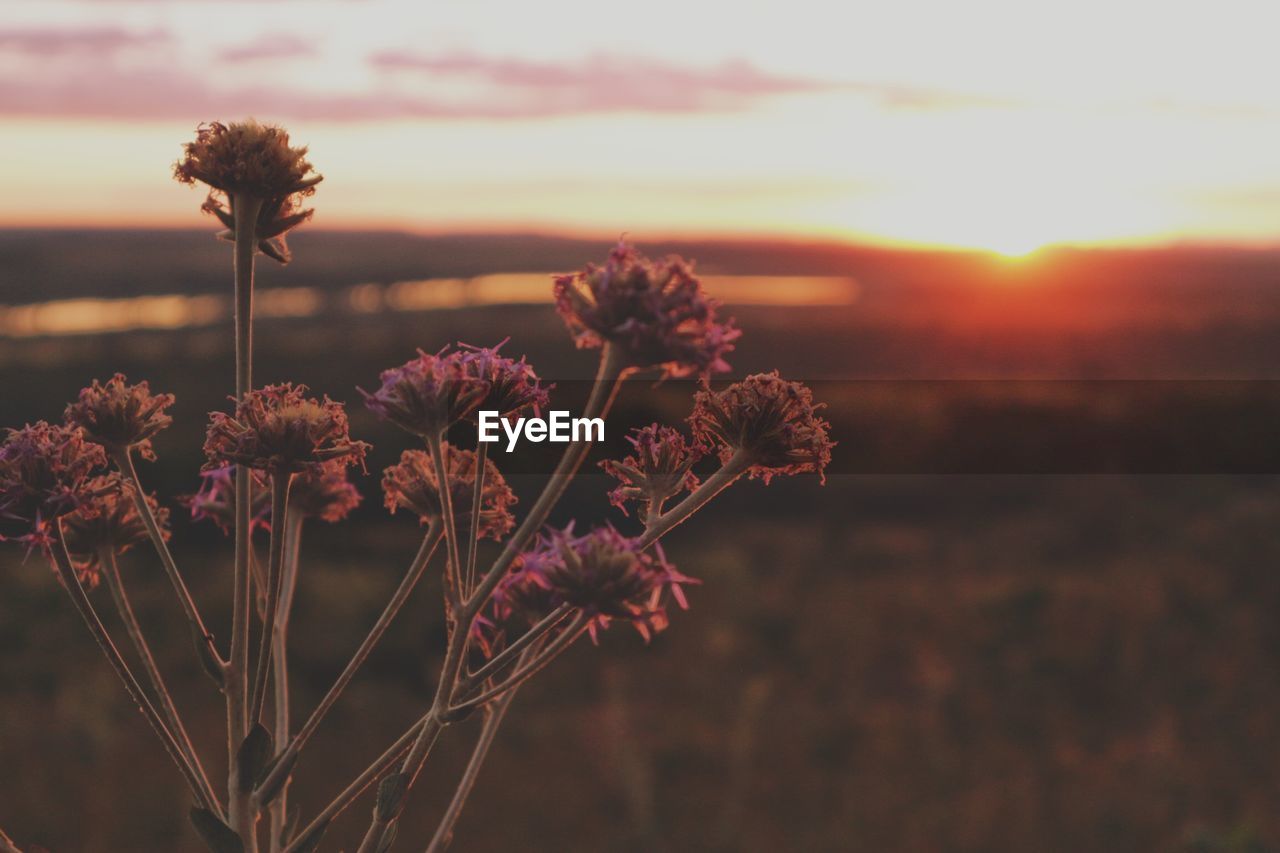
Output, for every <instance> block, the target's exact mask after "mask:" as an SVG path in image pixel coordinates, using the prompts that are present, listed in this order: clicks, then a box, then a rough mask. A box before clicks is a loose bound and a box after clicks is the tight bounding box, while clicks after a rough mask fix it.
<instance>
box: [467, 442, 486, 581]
mask: <svg viewBox="0 0 1280 853" xmlns="http://www.w3.org/2000/svg"><path fill="white" fill-rule="evenodd" d="M488 459H489V442H487V441H481V442H479V444H478V446H477V447H476V470H475V476H476V482H475V489H474V490H473V491H472V493H471V525H470V526H469V527H468V528H467V530H468V531H469V533H468V537H467V574H466V577H467V581H466V584H465V586H464V587H463V589H462V598H463V599H464V600H465V599H466V598H467V597H468V596H470V595H471V590H473V589H475V585H476V552H478V551H479V550H480V509H481V507H482V506H483V504H484V475H485V468H486V467H487V466H486V464H485V463H486V462H487V461H488Z"/></svg>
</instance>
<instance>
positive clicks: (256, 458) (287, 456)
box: [204, 383, 369, 474]
mask: <svg viewBox="0 0 1280 853" xmlns="http://www.w3.org/2000/svg"><path fill="white" fill-rule="evenodd" d="M306 392H307V386H305V385H292V384H290V383H284V384H282V385H268V386H267V387H265V388H262V389H259V390H257V391H250V392H249V393H247V394H245V396H244V399H243V400H241V401H240V403H239V404H238V405H237V406H236V414H235V416H234V417H232V416H230V415H227V414H225V413H223V412H213V413H212V414H211V415H210V416H209V417H210V424H209V432H208V437H207V438H206V440H205V443H204V452H205V455H206V456H208V458H209V462H208V464H206V466H205V467H206V469H208V468H217V467H219V466H221V465H225V464H228V463H236V464H240V465H247V466H249V467H250V468H256V469H258V470H261V471H271V472H274V473H277V474H279V473H298V472H301V471H306V470H307V469H314V468H318V467H320V466H321V465H322V464H323V463H325V462H329V461H331V460H341V461H342V463H343V464H345V465H350V464H352V463H354V462H357V461H361V462H363V460H364V456H365V453H366V452H367V451H368V449H369V445H368V444H366V443H365V442H363V441H353V440H352V439H351V436H350V435H349V433H348V428H347V413H346V411H345V410H344V409H343V407H342V404H341V403H335V402H334V401H332V400H330V399H329V398H328V397H325V398H324V399H323V400H316V399H315V398H312V397H307V396H306Z"/></svg>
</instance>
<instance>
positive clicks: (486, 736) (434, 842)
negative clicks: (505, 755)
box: [427, 650, 532, 853]
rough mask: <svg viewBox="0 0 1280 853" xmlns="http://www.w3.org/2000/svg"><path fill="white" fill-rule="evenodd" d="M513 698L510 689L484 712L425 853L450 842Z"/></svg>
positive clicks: (435, 851) (439, 849) (433, 852)
mask: <svg viewBox="0 0 1280 853" xmlns="http://www.w3.org/2000/svg"><path fill="white" fill-rule="evenodd" d="M530 651H532V650H530ZM515 698H516V688H512V689H511V690H509V691H508V692H507V693H506V694H504V695H503V696H502V697H501V698H500V699H498V701H496V702H494V703H493V704H492V705H490V706H488V707H487V708H486V709H485V717H484V725H483V726H482V727H481V729H480V737H479V738H478V739H477V740H476V745H475V747H474V748H473V749H472V750H471V759H470V760H469V761H468V762H467V769H466V770H465V771H463V774H462V778H461V779H460V780H458V787H457V789H456V790H455V791H454V792H453V799H452V800H450V801H449V808H448V810H447V811H445V813H444V817H443V818H441V819H440V824H439V826H437V827H436V832H435V835H433V836H432V838H431V844H430V845H429V846H428V847H427V853H442V851H443V850H444V849H445V848H447V847H448V846H449V842H451V841H452V840H453V827H454V825H455V824H456V823H457V822H458V816H459V815H461V814H462V807H463V806H464V805H466V802H467V797H469V796H470V795H471V790H472V788H474V787H475V785H476V778H477V777H478V776H479V775H480V767H481V765H483V764H484V761H485V759H486V758H487V757H488V755H489V748H490V747H491V746H493V739H494V736H495V735H497V733H498V728H499V727H500V726H501V725H502V720H503V718H504V717H506V715H507V710H508V709H509V708H510V707H511V703H512V701H513V700H514V699H515Z"/></svg>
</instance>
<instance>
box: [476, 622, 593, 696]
mask: <svg viewBox="0 0 1280 853" xmlns="http://www.w3.org/2000/svg"><path fill="white" fill-rule="evenodd" d="M571 609H572V608H571V607H570V606H569V605H568V604H561V605H560V606H559V607H557V608H556V609H555V610H552V611H551V612H550V613H548V614H547V615H546V616H543V617H542V618H541V619H539V620H538V623H537V624H536V625H534V626H533V627H531V628H530V629H529V630H528V631H525V632H524V633H523V634H521V635H520V636H519V637H518V638H516V639H515V640H514V641H513V642H512V643H511V644H509V645H508V646H507V647H506V648H504V649H503V650H502V651H500V652H498V653H497V654H496V655H494V656H493V657H492V658H490V659H489V660H488V661H486V662H485V664H484V666H482V667H480V668H479V669H477V670H476V671H475V672H472V673H469V674H467V675H466V676H465V677H464V678H463V679H462V680H461V681H460V682H459V683H458V689H457V691H455V692H457V693H466V692H467V691H468V690H470V689H472V688H473V687H475V686H476V685H478V684H483V683H484V682H485V681H487V680H489V678H491V677H492V676H493V675H494V673H496V672H499V671H500V670H502V669H503V668H504V667H506V666H508V665H509V664H511V662H512V661H514V660H515V659H516V658H517V657H518V656H519V655H520V652H522V651H524V648H525V647H526V646H528V645H529V644H530V643H532V642H534V641H535V640H537V639H539V638H541V637H542V636H544V635H545V634H546V633H547V632H548V631H551V630H552V629H554V628H555V627H556V626H558V625H559V624H560V623H561V622H563V621H564V620H565V618H566V617H567V616H568V615H569V611H570V610H571Z"/></svg>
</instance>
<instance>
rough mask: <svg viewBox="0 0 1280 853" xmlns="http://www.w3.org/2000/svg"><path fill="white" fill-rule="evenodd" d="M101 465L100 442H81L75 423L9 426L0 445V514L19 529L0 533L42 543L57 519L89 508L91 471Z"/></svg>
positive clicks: (103, 455)
mask: <svg viewBox="0 0 1280 853" xmlns="http://www.w3.org/2000/svg"><path fill="white" fill-rule="evenodd" d="M106 464H107V458H106V453H105V451H103V449H102V447H101V445H97V444H92V443H90V442H88V441H86V440H85V437H84V432H83V431H82V430H81V429H80V428H79V427H71V426H54V425H51V424H48V423H46V422H45V421H40V422H38V423H36V424H34V425H32V424H28V425H27V426H25V427H23V428H22V429H11V430H9V434H8V438H6V439H5V442H4V444H3V446H0V518H3V519H5V520H6V521H11V522H16V524H17V526H18V527H19V528H20V529H21V530H22V531H23V532H22V533H21V534H19V535H13V536H3V537H0V538H9V539H16V540H18V541H20V542H25V543H26V544H27V545H28V546H29V547H35V546H37V545H38V546H41V547H46V548H47V547H48V545H49V544H50V543H51V542H52V536H53V532H54V531H53V527H52V525H53V523H54V522H55V521H56V520H57V519H58V518H61V517H62V516H65V515H68V514H70V513H72V512H75V511H76V510H78V509H81V508H84V509H85V511H86V512H89V513H92V512H93V509H92V507H93V503H92V501H93V498H94V497H95V491H94V490H95V485H94V483H93V475H94V474H95V473H96V472H97V471H98V470H99V469H101V468H102V467H103V466H105V465H106Z"/></svg>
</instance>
